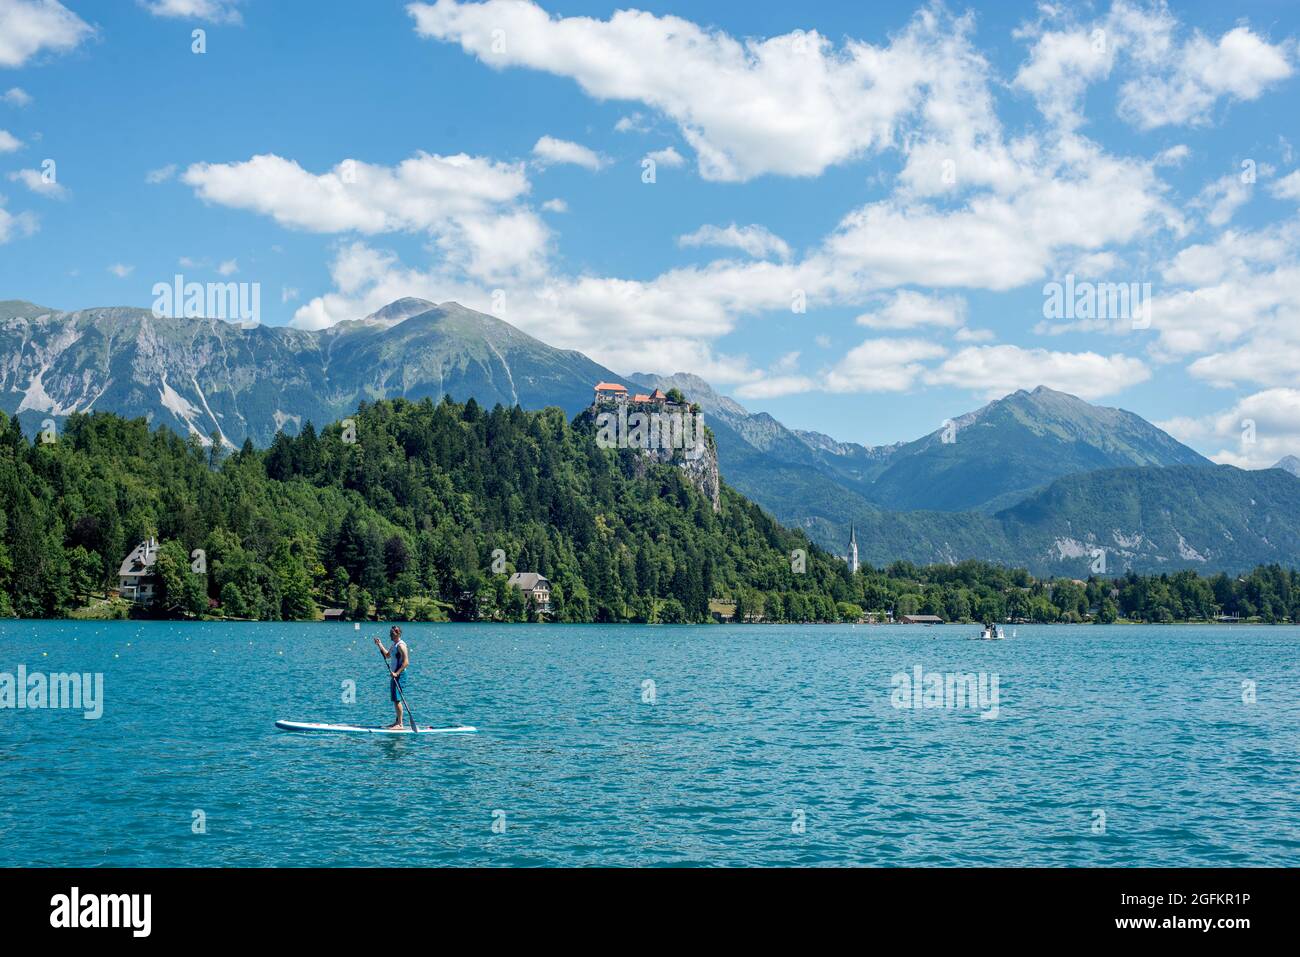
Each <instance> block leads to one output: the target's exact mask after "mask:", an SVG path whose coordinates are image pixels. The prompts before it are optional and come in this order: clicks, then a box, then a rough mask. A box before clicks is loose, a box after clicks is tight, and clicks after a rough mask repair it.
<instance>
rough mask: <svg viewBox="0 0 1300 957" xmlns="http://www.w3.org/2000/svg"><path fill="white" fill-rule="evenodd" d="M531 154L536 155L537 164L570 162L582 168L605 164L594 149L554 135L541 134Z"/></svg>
mask: <svg viewBox="0 0 1300 957" xmlns="http://www.w3.org/2000/svg"><path fill="white" fill-rule="evenodd" d="M533 155H534V156H535V157H537V163H538V165H539V166H558V165H561V164H571V165H573V166H581V167H582V168H583V169H589V170H598V169H600V168H601V167H603V166H604V165H605V160H604V159H603V158H602V157H601V155H600V154H599V153H597V152H596V151H595V150H592V149H588V148H587V147H585V146H583V145H582V144H581V143H573V142H570V141H569V140H560V139H556V138H555V137H554V136H543V137H541V138H540V139H539V140H538V141H537V142H536V143H535V144H533Z"/></svg>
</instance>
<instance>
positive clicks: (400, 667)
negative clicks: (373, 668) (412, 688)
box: [375, 625, 411, 731]
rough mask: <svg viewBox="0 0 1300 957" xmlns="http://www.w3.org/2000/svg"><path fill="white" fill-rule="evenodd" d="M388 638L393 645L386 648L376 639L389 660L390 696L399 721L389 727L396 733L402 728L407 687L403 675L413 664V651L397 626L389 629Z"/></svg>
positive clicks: (376, 642) (377, 644)
mask: <svg viewBox="0 0 1300 957" xmlns="http://www.w3.org/2000/svg"><path fill="white" fill-rule="evenodd" d="M388 638H389V640H390V641H392V645H390V646H389V647H387V648H385V647H384V644H383V642H381V641H380V640H379V639H378V638H376V639H375V645H376V646H377V647H378V648H379V650H380V651H381V652H383V655H384V657H385V658H387V659H388V671H389V674H390V677H389V679H388V694H389V697H391V698H392V699H393V708H394V709H395V710H396V711H397V719H396V720H395V721H394V722H393V723H392V724H390V725H389V726H388V727H389V729H390V730H393V731H396V730H398V729H399V728H401V727H402V693H403V692H404V691H405V690H406V686H405V685H403V684H402V675H403V673H404V672H405V671H406V668H407V666H408V665H410V663H411V651H410V649H409V648H407V647H406V642H404V641H403V640H402V629H401V628H399V627H398V626H397V625H394V626H393V627H392V628H390V629H388Z"/></svg>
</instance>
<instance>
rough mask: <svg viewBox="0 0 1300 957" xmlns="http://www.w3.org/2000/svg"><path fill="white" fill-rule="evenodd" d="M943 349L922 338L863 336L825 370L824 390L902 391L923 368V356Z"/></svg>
mask: <svg viewBox="0 0 1300 957" xmlns="http://www.w3.org/2000/svg"><path fill="white" fill-rule="evenodd" d="M946 352H947V350H946V349H944V347H943V346H941V345H939V344H938V343H935V342H930V341H929V340H926V339H867V340H865V341H863V343H862V344H861V345H859V346H857V347H855V348H853V349H850V350H849V352H848V353H847V354H845V356H844V358H843V359H841V360H840V361H839V362H837V363H836V364H835V365H834V366H833V367H832V368H831V369H829V370H828V371H827V372H826V374H825V377H824V388H825V390H826V391H827V392H902V391H903V390H905V389H909V388H911V387H912V385H914V384H915V383H916V381H917V378H918V377H919V376H920V375H921V373H923V372H924V371H925V368H926V367H925V366H924V365H923V364H922V363H923V361H924V360H926V359H937V358H939V357H940V356H942V355H944V354H945V353H946Z"/></svg>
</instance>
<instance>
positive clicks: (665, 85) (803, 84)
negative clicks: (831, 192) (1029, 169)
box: [407, 0, 987, 181]
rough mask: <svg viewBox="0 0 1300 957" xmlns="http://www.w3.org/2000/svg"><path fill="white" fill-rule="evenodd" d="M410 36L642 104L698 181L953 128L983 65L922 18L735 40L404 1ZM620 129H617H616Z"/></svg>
mask: <svg viewBox="0 0 1300 957" xmlns="http://www.w3.org/2000/svg"><path fill="white" fill-rule="evenodd" d="M407 11H408V12H409V13H410V14H411V16H412V17H413V18H414V20H415V28H416V32H417V33H418V34H419V35H421V36H423V37H427V38H431V39H435V40H440V41H444V42H450V43H458V44H459V45H460V46H461V48H462V49H463V50H465V52H467V53H470V54H472V55H474V56H477V57H478V58H479V59H480V60H482V61H483V62H484V63H485V64H487V65H489V66H491V67H493V68H495V69H503V68H507V67H527V68H531V69H536V70H543V71H546V72H549V73H553V74H556V75H558V76H566V77H569V78H571V79H573V80H574V81H575V82H577V84H578V85H579V86H580V87H581V88H582V89H583V90H584V91H585V92H586V93H587V94H588V95H589V96H592V97H594V98H596V99H600V100H622V101H630V102H636V103H641V104H643V105H644V106H646V107H648V108H650V109H652V110H655V111H657V112H659V113H661V114H663V115H664V116H666V117H668V118H669V119H671V120H672V121H674V122H675V123H676V124H677V125H678V128H679V129H680V131H681V134H682V136H683V137H684V138H685V140H686V141H687V142H688V143H689V144H690V145H691V146H692V147H693V148H694V150H695V152H696V156H697V161H698V165H699V171H700V175H701V176H702V177H703V178H705V179H710V180H731V181H738V180H748V179H752V178H753V177H755V176H760V175H763V174H765V173H776V174H780V175H787V176H815V175H818V174H820V173H821V172H822V171H824V170H825V169H826V168H827V167H829V166H832V165H835V164H838V163H843V162H846V161H848V160H851V159H853V158H855V157H859V156H863V155H866V154H868V153H870V152H873V151H878V150H880V149H885V148H889V147H892V146H894V145H896V142H897V139H898V137H899V134H900V132H901V130H902V128H903V127H904V126H905V125H906V124H908V123H909V122H913V121H915V122H917V123H921V124H928V123H943V124H956V125H960V124H961V123H962V122H963V121H962V119H961V117H962V116H963V115H964V114H965V113H966V112H967V110H968V108H983V106H984V103H983V102H981V101H979V100H978V98H977V99H976V100H975V101H972V100H971V98H970V97H969V93H970V91H971V89H972V87H977V86H979V85H980V84H982V82H983V77H984V73H985V72H986V69H987V65H986V64H985V62H984V60H983V59H982V58H981V57H979V56H978V55H977V54H975V53H974V52H973V51H972V49H971V48H970V44H969V42H968V37H969V34H970V32H971V30H972V29H973V19H972V18H970V17H962V18H958V19H953V18H952V17H950V16H948V15H947V14H946V13H944V12H943V11H942V9H941V8H936V7H928V8H925V9H923V10H922V11H921V12H920V13H918V14H917V15H916V16H915V17H914V18H913V19H912V21H911V22H910V23H909V24H908V25H907V27H906V28H905V29H903V30H902V31H900V32H899V33H898V34H897V35H895V36H894V37H892V38H891V39H890V40H889V42H888V43H886V44H883V45H880V46H875V45H872V44H870V43H867V42H864V41H861V40H855V39H846V40H845V41H844V43H843V44H842V45H840V46H838V47H837V46H836V44H834V43H833V42H831V41H830V40H828V39H827V38H825V37H823V36H821V35H820V34H818V33H816V32H815V31H808V32H804V31H795V32H793V33H789V34H786V35H784V36H777V37H771V38H768V39H744V40H737V39H736V38H734V37H732V36H730V35H728V34H726V33H723V32H721V31H719V30H710V29H706V28H703V27H700V26H699V25H697V24H695V23H692V22H691V21H689V20H684V19H682V18H680V17H674V16H664V17H658V16H655V15H653V14H650V13H646V12H643V11H639V10H621V11H618V12H616V13H614V14H613V15H612V16H611V17H610V18H609V19H608V20H599V19H595V18H591V17H553V16H551V15H550V14H548V13H547V12H546V11H545V10H543V9H542V8H541V7H539V6H537V5H536V4H535V3H532V2H528V0H487V2H485V3H475V4H468V3H457V2H455V0H439V2H438V3H436V4H427V3H412V4H410V5H408V6H407ZM629 128H630V127H629Z"/></svg>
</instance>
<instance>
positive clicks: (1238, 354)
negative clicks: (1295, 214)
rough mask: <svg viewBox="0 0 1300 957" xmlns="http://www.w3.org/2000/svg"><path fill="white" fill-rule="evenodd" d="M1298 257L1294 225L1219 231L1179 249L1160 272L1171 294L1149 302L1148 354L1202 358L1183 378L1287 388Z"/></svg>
mask: <svg viewBox="0 0 1300 957" xmlns="http://www.w3.org/2000/svg"><path fill="white" fill-rule="evenodd" d="M1298 250H1300V219H1291V220H1289V221H1287V222H1284V223H1281V224H1278V225H1276V226H1271V227H1267V228H1264V229H1260V230H1257V231H1240V230H1227V231H1225V232H1224V233H1222V234H1221V235H1220V236H1219V237H1218V238H1217V239H1215V240H1214V241H1213V242H1211V243H1202V244H1196V245H1192V246H1188V247H1186V248H1185V249H1182V250H1180V251H1179V252H1178V253H1177V255H1175V256H1174V257H1173V258H1172V259H1171V260H1170V261H1169V262H1167V263H1166V264H1165V265H1164V266H1163V267H1162V275H1163V277H1164V279H1165V281H1166V283H1167V284H1168V285H1169V287H1171V288H1168V289H1167V290H1166V291H1165V292H1164V293H1163V294H1161V295H1157V296H1156V297H1155V298H1154V301H1153V303H1152V327H1153V329H1154V330H1155V332H1156V333H1157V335H1158V338H1157V339H1156V341H1155V342H1154V343H1153V344H1152V351H1153V353H1154V354H1155V355H1156V356H1157V357H1158V358H1162V359H1176V358H1180V357H1184V356H1189V355H1195V354H1197V353H1202V355H1201V357H1200V358H1199V359H1197V360H1196V361H1195V362H1193V363H1192V365H1191V366H1190V367H1189V371H1190V372H1191V374H1192V375H1193V376H1195V377H1196V378H1198V379H1201V380H1202V381H1206V382H1210V383H1212V384H1215V385H1227V384H1231V383H1237V382H1255V383H1258V384H1261V385H1278V384H1289V383H1291V382H1294V381H1295V380H1296V378H1297V377H1298V376H1300V251H1298ZM1234 346H1235V348H1230V347H1234ZM1207 353H1208V354H1207Z"/></svg>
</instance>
